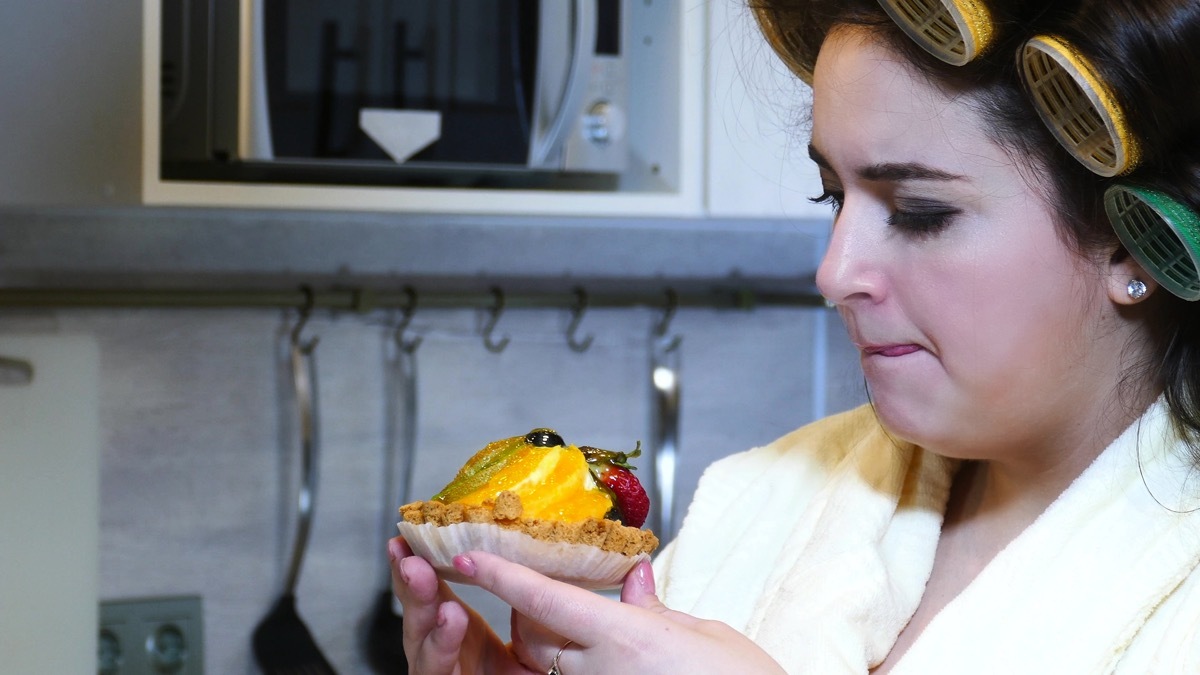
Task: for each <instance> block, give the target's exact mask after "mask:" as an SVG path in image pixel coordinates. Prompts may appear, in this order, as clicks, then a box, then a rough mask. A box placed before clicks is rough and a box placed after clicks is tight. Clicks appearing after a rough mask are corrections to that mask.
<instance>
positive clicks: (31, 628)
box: [0, 334, 100, 675]
mask: <svg viewBox="0 0 1200 675" xmlns="http://www.w3.org/2000/svg"><path fill="white" fill-rule="evenodd" d="M98 388H99V349H98V347H97V345H96V343H95V342H94V340H92V339H91V338H89V337H86V336H78V335H61V334H28V335H21V336H14V335H6V336H2V337H0V542H4V544H3V550H0V607H3V608H4V611H3V612H0V654H3V655H4V657H3V658H4V672H5V673H12V674H14V675H31V674H33V673H85V672H95V664H96V647H97V640H96V625H97V621H98V609H97V604H96V600H97V595H98V588H99V567H100V566H99V546H100V497H99V495H100V469H99V467H100V439H99V422H98V415H99V412H98V410H99V399H98Z"/></svg>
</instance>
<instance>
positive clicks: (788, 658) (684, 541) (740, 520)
mask: <svg viewBox="0 0 1200 675" xmlns="http://www.w3.org/2000/svg"><path fill="white" fill-rule="evenodd" d="M1139 464H1140V467H1141V471H1139ZM955 468H956V463H955V462H953V461H949V460H945V459H943V458H940V457H938V456H936V455H933V454H932V453H927V452H925V451H923V450H922V449H920V448H917V447H914V446H911V445H906V444H898V443H896V442H895V441H894V440H893V439H891V438H889V437H888V436H887V435H886V433H885V432H883V431H882V429H880V428H879V426H878V423H877V422H876V421H875V419H874V416H873V413H872V412H871V411H870V409H869V408H865V407H864V408H859V409H856V410H854V411H850V412H848V413H844V414H842V415H837V416H834V417H832V418H829V419H827V420H824V421H821V422H819V423H816V424H813V425H810V426H808V427H804V428H802V429H799V430H797V431H796V432H793V433H792V434H789V435H788V436H785V437H784V438H782V439H780V440H779V441H776V442H775V443H773V444H771V445H769V446H765V447H763V448H758V449H755V450H753V451H750V452H748V453H742V454H740V455H735V456H732V457H729V458H726V459H724V460H721V462H718V463H717V464H714V466H713V467H712V468H711V469H710V470H709V471H707V472H706V473H705V476H704V477H703V478H702V479H701V482H700V485H699V486H698V488H697V496H696V500H695V502H694V503H693V506H692V508H691V509H690V510H689V513H688V516H687V518H686V519H685V521H684V527H683V528H682V530H681V531H680V534H679V536H678V537H677V539H676V540H675V541H674V542H673V543H672V544H671V546H670V547H669V548H668V550H667V551H666V552H664V554H663V556H661V559H660V560H659V561H656V566H658V567H659V568H660V570H661V571H660V575H661V576H662V577H663V581H664V584H663V586H662V590H663V597H664V600H665V602H666V603H667V604H668V605H669V606H671V607H673V608H676V609H680V610H682V611H686V612H690V613H692V614H695V615H698V616H703V617H707V618H713V619H718V620H721V621H725V622H726V623H729V624H730V625H731V626H733V627H734V628H737V629H739V630H741V631H743V632H744V633H746V634H747V635H749V636H750V637H751V638H753V639H754V640H755V641H756V642H757V643H758V644H759V645H760V646H762V647H763V648H764V649H765V650H766V651H767V652H768V653H770V654H771V655H772V656H773V657H774V658H775V659H776V660H777V661H778V662H779V663H780V664H781V665H782V666H783V667H784V668H785V669H786V670H787V671H788V672H789V673H821V674H836V673H865V672H867V670H868V669H869V668H870V667H871V666H873V665H875V664H877V663H879V662H880V661H881V660H882V659H883V658H884V656H886V654H887V652H888V651H889V650H890V649H891V646H892V644H893V643H894V641H895V639H896V636H897V635H898V634H899V633H900V631H901V630H902V629H903V628H904V625H905V624H906V623H907V622H908V620H909V618H910V617H911V616H912V614H913V613H914V612H915V611H916V608H917V605H918V603H919V602H920V599H921V595H922V593H923V592H924V588H925V584H926V582H927V581H928V579H929V574H930V571H931V569H932V565H933V556H934V553H935V551H936V547H937V539H938V536H939V533H940V529H941V519H942V513H943V511H944V508H945V504H946V499H947V496H948V494H949V489H950V483H951V479H952V477H953V473H954V470H955ZM1142 473H1144V474H1145V484H1143V482H1142ZM1187 475H1189V474H1188V472H1187V470H1186V462H1185V459H1183V458H1182V457H1181V453H1179V452H1178V442H1177V441H1175V440H1174V436H1173V435H1172V433H1171V429H1170V425H1169V423H1168V422H1167V418H1166V414H1165V408H1164V406H1163V405H1162V404H1161V402H1160V403H1157V404H1156V405H1155V406H1154V407H1152V408H1151V410H1150V411H1148V412H1147V414H1146V415H1144V416H1143V418H1142V419H1141V420H1139V422H1138V423H1135V424H1134V425H1133V426H1132V427H1131V428H1130V429H1129V430H1127V431H1126V432H1125V433H1124V434H1122V436H1121V437H1120V438H1118V439H1117V440H1116V441H1114V442H1113V444H1112V445H1111V446H1110V447H1109V448H1107V449H1106V450H1105V451H1104V452H1103V453H1102V454H1101V456H1100V457H1099V458H1098V459H1097V460H1096V461H1095V462H1094V463H1093V464H1092V466H1090V467H1089V468H1088V469H1087V470H1085V471H1084V473H1083V474H1082V475H1080V476H1079V478H1078V479H1077V480H1076V481H1075V482H1074V483H1072V485H1071V486H1070V487H1069V488H1068V489H1067V490H1066V491H1064V493H1063V494H1062V495H1061V496H1060V497H1059V499H1058V500H1057V501H1056V502H1055V503H1054V504H1053V505H1052V506H1051V507H1050V508H1049V509H1047V511H1046V512H1045V513H1044V514H1043V515H1042V516H1041V517H1040V518H1039V519H1038V520H1037V521H1036V522H1035V523H1034V524H1033V525H1031V526H1030V527H1029V528H1028V529H1027V530H1026V531H1025V532H1024V533H1022V534H1021V535H1019V536H1018V537H1017V538H1016V539H1014V540H1013V541H1012V542H1011V543H1010V544H1009V546H1008V547H1006V548H1005V549H1004V550H1003V551H1002V552H1001V553H1000V554H998V555H997V556H996V558H995V559H993V561H992V562H991V563H990V564H989V565H988V566H987V567H986V568H985V569H984V570H983V572H981V573H980V575H979V576H978V577H977V578H976V579H975V580H974V581H973V582H972V583H971V585H970V586H968V587H967V588H966V589H965V590H964V591H963V592H962V593H961V594H960V595H959V596H958V598H956V599H955V600H953V601H952V602H951V603H950V604H949V605H947V606H946V607H945V608H944V609H943V610H942V612H941V613H940V614H939V615H938V616H937V617H935V619H934V620H933V622H932V623H931V624H930V625H929V626H927V627H926V629H925V630H924V631H923V633H922V634H921V636H920V637H919V638H918V640H917V641H916V642H915V643H914V644H913V646H912V647H911V648H910V650H909V651H908V652H907V653H906V654H905V656H904V658H903V659H902V660H901V661H900V662H899V663H898V664H897V667H896V669H895V670H894V671H893V672H895V673H899V674H901V675H903V674H905V673H933V672H997V673H999V672H1005V673H1007V672H1048V673H1050V672H1086V673H1092V672H1108V671H1110V670H1111V669H1112V664H1113V663H1115V662H1116V660H1117V659H1119V657H1120V655H1121V653H1122V651H1123V650H1124V648H1125V646H1126V645H1128V644H1129V642H1130V640H1131V639H1132V638H1133V637H1134V636H1135V635H1136V633H1137V631H1138V629H1139V627H1140V625H1141V623H1142V622H1144V621H1145V619H1146V617H1147V615H1148V614H1149V613H1150V612H1151V611H1152V610H1153V609H1154V607H1155V606H1156V605H1157V604H1158V603H1159V602H1161V601H1162V599H1163V598H1164V597H1165V596H1166V595H1167V594H1169V593H1170V592H1171V590H1172V589H1173V588H1174V587H1175V585H1177V584H1178V583H1179V582H1180V580H1181V579H1183V578H1184V577H1185V576H1186V575H1187V574H1189V573H1190V572H1191V571H1192V569H1193V568H1195V566H1196V564H1197V562H1198V561H1200V518H1197V517H1189V516H1187V515H1180V514H1177V513H1174V512H1172V511H1171V510H1169V509H1167V508H1164V506H1162V505H1160V504H1159V503H1158V501H1156V499H1155V498H1157V499H1158V500H1160V501H1162V502H1163V503H1165V504H1168V505H1171V506H1174V507H1178V506H1180V505H1181V504H1184V505H1186V501H1185V502H1181V499H1183V497H1181V495H1185V494H1196V492H1197V489H1196V488H1197V486H1196V485H1195V483H1194V482H1193V483H1192V484H1190V485H1191V488H1192V490H1191V492H1190V493H1188V492H1184V490H1185V489H1186V488H1185V486H1184V485H1183V481H1184V480H1185V477H1186V476H1187ZM1147 487H1149V488H1150V490H1149V491H1148V490H1147ZM1151 494H1153V495H1154V496H1153V497H1152V496H1151ZM1191 506H1193V507H1194V506H1196V503H1195V500H1194V499H1193V500H1191ZM1185 507H1186V506H1185ZM1068 628H1069V630H1068ZM1064 634H1066V635H1069V636H1070V638H1069V640H1064V639H1063V635H1064Z"/></svg>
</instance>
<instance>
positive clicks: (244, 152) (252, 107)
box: [237, 0, 275, 161]
mask: <svg viewBox="0 0 1200 675" xmlns="http://www.w3.org/2000/svg"><path fill="white" fill-rule="evenodd" d="M265 5H266V0H241V2H240V3H239V8H240V10H241V34H240V35H239V39H240V46H239V48H238V88H239V91H238V134H237V142H238V158H239V159H242V160H251V161H253V160H271V159H274V158H275V149H274V146H273V143H272V141H271V114H270V108H269V105H268V103H269V102H268V101H267V96H268V92H267V28H266V22H267V20H266V10H265Z"/></svg>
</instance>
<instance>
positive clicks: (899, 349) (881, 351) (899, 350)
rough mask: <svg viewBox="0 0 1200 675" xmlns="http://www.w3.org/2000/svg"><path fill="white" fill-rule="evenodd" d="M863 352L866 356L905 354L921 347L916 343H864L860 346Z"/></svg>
mask: <svg viewBox="0 0 1200 675" xmlns="http://www.w3.org/2000/svg"><path fill="white" fill-rule="evenodd" d="M860 349H862V353H863V354H864V355H866V356H888V357H895V356H905V355H906V354H912V353H913V352H916V351H920V350H921V347H920V346H918V345H914V344H895V345H863V346H862V347H860Z"/></svg>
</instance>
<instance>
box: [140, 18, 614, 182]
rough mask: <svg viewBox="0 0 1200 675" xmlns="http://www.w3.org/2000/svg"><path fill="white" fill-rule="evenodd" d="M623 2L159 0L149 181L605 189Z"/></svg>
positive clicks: (609, 165) (611, 144)
mask: <svg viewBox="0 0 1200 675" xmlns="http://www.w3.org/2000/svg"><path fill="white" fill-rule="evenodd" d="M629 1H630V0H355V1H353V2H349V1H346V0H163V6H162V8H163V11H162V33H161V35H162V43H161V44H162V61H161V68H162V70H161V102H160V105H161V107H160V119H161V127H160V130H161V138H160V141H161V145H160V148H161V157H160V158H161V164H160V175H161V177H162V178H163V179H164V180H173V179H176V180H216V181H239V182H276V183H279V182H283V183H322V184H365V185H373V184H378V185H455V186H462V185H467V186H501V187H504V186H516V187H529V186H535V187H536V186H542V185H543V184H550V185H553V183H554V181H555V180H559V181H561V180H564V179H565V178H569V177H574V179H575V180H576V182H579V180H580V179H582V181H583V184H585V185H586V184H587V180H588V179H589V178H590V179H592V180H596V179H603V178H604V177H607V178H608V179H614V177H615V176H616V175H618V174H620V172H622V171H623V170H624V169H625V168H626V166H627V163H628V155H629V148H628V143H627V138H626V111H627V110H628V101H629V85H628V82H629V73H628V69H629V65H628V59H627V58H626V55H625V54H624V51H625V48H626V45H625V43H626V41H627V38H628V31H627V26H626V23H627V17H628V11H627V10H628V7H627V6H625V3H627V2H629Z"/></svg>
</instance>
